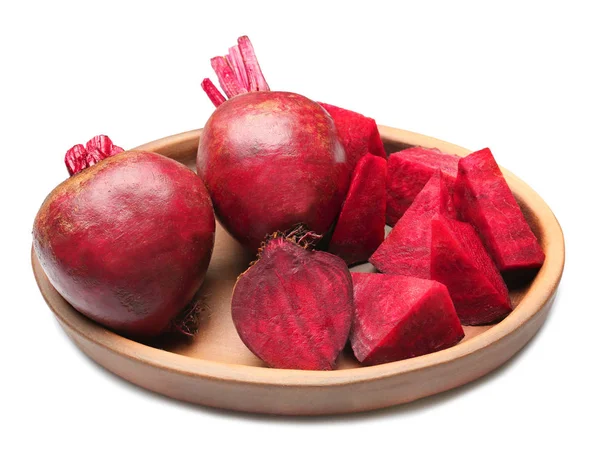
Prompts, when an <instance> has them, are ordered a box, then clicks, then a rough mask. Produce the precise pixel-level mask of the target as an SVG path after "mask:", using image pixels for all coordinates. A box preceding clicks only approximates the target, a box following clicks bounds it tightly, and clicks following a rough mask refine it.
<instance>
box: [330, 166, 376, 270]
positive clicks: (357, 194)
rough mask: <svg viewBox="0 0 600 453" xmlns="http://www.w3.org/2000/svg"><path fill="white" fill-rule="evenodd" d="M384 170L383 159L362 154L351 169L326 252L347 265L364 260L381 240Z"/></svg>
mask: <svg viewBox="0 0 600 453" xmlns="http://www.w3.org/2000/svg"><path fill="white" fill-rule="evenodd" d="M386 171H387V163H386V161H385V160H384V159H382V158H381V157H376V156H374V155H372V154H366V155H365V156H363V157H362V158H361V159H360V160H359V161H358V164H357V165H356V168H355V169H354V175H353V176H352V182H351V183H350V189H349V190H348V195H347V196H346V201H344V205H343V206H342V212H341V213H340V217H339V218H338V221H337V223H336V226H335V229H334V231H333V236H332V238H331V242H330V243H329V252H330V253H333V254H334V255H337V256H339V257H341V258H343V259H344V261H346V263H347V264H349V265H350V264H354V263H359V262H364V261H367V260H368V259H369V257H370V256H371V254H372V253H373V252H374V251H375V250H376V249H377V247H379V245H380V244H381V243H382V242H383V238H384V236H385V174H386Z"/></svg>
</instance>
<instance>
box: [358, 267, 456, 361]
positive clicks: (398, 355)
mask: <svg viewBox="0 0 600 453" xmlns="http://www.w3.org/2000/svg"><path fill="white" fill-rule="evenodd" d="M352 280H353V282H354V303H355V316H354V325H353V327H352V332H351V334H350V342H351V344H352V349H353V350H354V354H355V356H356V358H357V359H358V361H359V362H361V363H363V364H365V365H375V364H379V363H386V362H393V361H395V360H402V359H408V358H410V357H416V356H420V355H423V354H429V353H431V352H435V351H439V350H441V349H446V348H449V347H450V346H454V345H455V344H456V343H458V342H459V341H460V340H461V339H462V338H463V337H464V332H463V329H462V326H461V325H460V321H459V319H458V316H457V315H456V311H455V309H454V305H453V304H452V300H451V299H450V295H449V294H448V290H447V289H446V287H445V286H444V285H442V284H441V283H438V282H434V281H432V280H423V279H420V278H414V277H407V276H403V275H384V274H365V273H353V274H352Z"/></svg>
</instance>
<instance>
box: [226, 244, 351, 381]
mask: <svg viewBox="0 0 600 453" xmlns="http://www.w3.org/2000/svg"><path fill="white" fill-rule="evenodd" d="M300 243H302V240H300ZM231 314H232V317H233V322H234V324H235V327H236V329H237V331H238V334H239V335H240V338H241V339H242V341H243V342H244V343H245V344H246V346H248V348H249V349H250V350H251V351H252V352H253V353H254V354H255V355H257V356H258V357H259V358H260V359H262V360H263V361H264V362H266V363H267V364H268V365H269V366H271V367H276V368H291V369H304V370H331V369H333V367H334V365H335V361H336V358H337V356H338V355H339V353H340V351H341V350H342V348H343V347H344V345H345V344H346V341H347V339H348V334H349V332H350V326H351V324H352V315H353V296H352V279H351V277H350V272H349V271H348V268H347V267H346V265H345V263H344V261H343V260H342V259H340V258H338V257H337V256H334V255H331V254H329V253H325V252H315V251H310V250H306V249H305V248H303V247H301V246H300V245H298V244H297V243H295V242H294V241H293V240H291V239H289V238H286V237H284V236H281V235H275V237H274V238H272V239H270V240H268V241H267V243H266V245H265V247H264V249H263V250H262V251H261V252H260V255H259V259H258V261H256V262H255V263H254V264H253V265H252V266H251V267H250V268H249V269H248V270H247V271H246V272H244V273H243V274H242V275H241V276H240V277H239V279H238V281H237V283H236V285H235V288H234V290H233V298H232V300H231Z"/></svg>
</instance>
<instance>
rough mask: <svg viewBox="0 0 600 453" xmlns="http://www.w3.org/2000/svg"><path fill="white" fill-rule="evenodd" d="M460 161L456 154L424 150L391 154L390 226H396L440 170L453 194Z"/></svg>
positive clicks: (389, 167)
mask: <svg viewBox="0 0 600 453" xmlns="http://www.w3.org/2000/svg"><path fill="white" fill-rule="evenodd" d="M458 160H459V157H458V156H455V155H454V154H444V153H442V152H441V151H439V150H437V149H429V148H421V147H415V148H409V149H405V150H403V151H400V152H397V153H394V154H391V155H390V158H389V162H388V177H387V190H388V195H387V214H386V217H387V224H388V225H390V226H394V225H395V224H396V222H397V221H398V219H400V217H402V215H403V214H404V213H405V212H406V210H407V209H408V208H409V206H410V205H411V204H412V202H413V200H414V199H415V197H416V196H417V194H418V193H419V192H420V191H421V190H422V189H423V187H424V186H425V184H427V181H429V179H430V178H431V176H432V175H433V173H434V172H435V171H436V170H437V169H440V170H441V171H442V173H443V174H444V175H445V176H447V177H448V178H449V182H450V184H449V186H450V190H452V188H453V185H454V180H455V179H456V172H457V168H458Z"/></svg>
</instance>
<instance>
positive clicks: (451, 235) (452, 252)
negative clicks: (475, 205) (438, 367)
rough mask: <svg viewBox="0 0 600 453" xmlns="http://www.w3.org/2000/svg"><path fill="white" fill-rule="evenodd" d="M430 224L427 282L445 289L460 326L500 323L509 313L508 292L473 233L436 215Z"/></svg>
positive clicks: (460, 224)
mask: <svg viewBox="0 0 600 453" xmlns="http://www.w3.org/2000/svg"><path fill="white" fill-rule="evenodd" d="M431 223H432V227H431V228H432V240H431V243H432V250H431V278H432V279H434V280H437V281H438V282H440V283H443V284H444V285H446V287H447V288H448V291H449V292H450V297H452V301H453V302H454V306H455V307H456V312H457V313H458V317H459V318H460V320H461V322H462V323H463V324H465V325H469V326H472V325H481V324H489V323H493V322H496V321H499V320H500V319H503V318H504V317H505V316H506V315H508V314H509V313H510V312H511V310H512V307H511V302H510V298H509V296H508V289H507V288H506V284H505V283H504V281H503V280H502V276H501V275H500V273H499V272H498V269H497V268H496V266H495V265H494V262H493V261H492V259H491V258H490V257H489V255H488V254H487V252H486V250H485V248H484V246H483V244H482V243H481V240H480V239H479V236H478V235H477V233H476V232H475V229H474V228H473V227H472V226H471V225H469V224H468V223H463V222H459V221H458V220H453V219H448V218H445V217H442V216H439V215H438V216H435V217H434V218H433V220H432V222H431Z"/></svg>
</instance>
